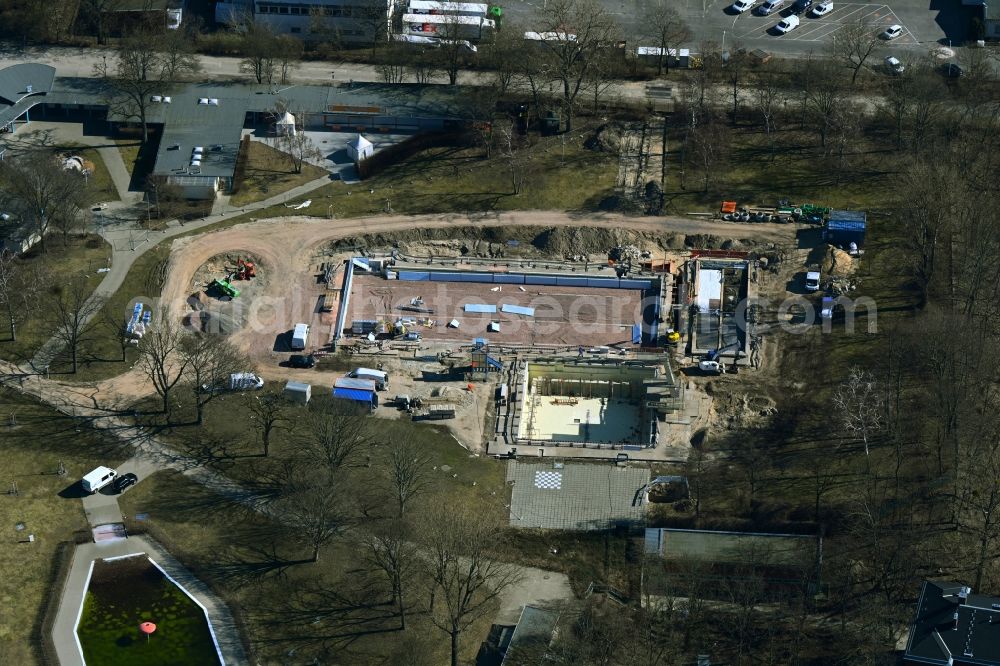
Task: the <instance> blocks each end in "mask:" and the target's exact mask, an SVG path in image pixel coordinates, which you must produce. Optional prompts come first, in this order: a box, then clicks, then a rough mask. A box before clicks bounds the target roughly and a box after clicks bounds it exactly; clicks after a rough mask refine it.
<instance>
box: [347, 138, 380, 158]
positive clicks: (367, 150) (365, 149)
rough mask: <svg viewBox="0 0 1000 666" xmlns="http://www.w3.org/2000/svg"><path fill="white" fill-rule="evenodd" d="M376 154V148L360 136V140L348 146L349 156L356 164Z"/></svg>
mask: <svg viewBox="0 0 1000 666" xmlns="http://www.w3.org/2000/svg"><path fill="white" fill-rule="evenodd" d="M374 152H375V146H373V145H372V142H371V141H369V140H368V139H366V138H365V137H363V136H361V135H360V134H359V135H358V138H357V139H355V140H354V141H351V142H350V143H348V144H347V155H348V157H350V158H351V159H352V160H354V161H355V162H360V161H361V160H363V159H367V158H369V157H371V156H372V153H374Z"/></svg>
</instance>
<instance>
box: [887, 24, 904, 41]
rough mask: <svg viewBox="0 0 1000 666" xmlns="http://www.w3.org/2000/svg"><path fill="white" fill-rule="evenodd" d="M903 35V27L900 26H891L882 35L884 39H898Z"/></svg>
mask: <svg viewBox="0 0 1000 666" xmlns="http://www.w3.org/2000/svg"><path fill="white" fill-rule="evenodd" d="M902 34H903V26H901V25H899V24H897V25H890V26H889V27H888V28H886V29H885V32H883V33H882V37H884V38H885V39H896V38H897V37H899V36H900V35H902Z"/></svg>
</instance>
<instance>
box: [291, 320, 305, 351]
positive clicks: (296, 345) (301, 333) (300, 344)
mask: <svg viewBox="0 0 1000 666" xmlns="http://www.w3.org/2000/svg"><path fill="white" fill-rule="evenodd" d="M308 343H309V324H296V325H295V330H294V331H292V345H291V347H292V351H301V350H303V349H305V348H306V345H307V344H308Z"/></svg>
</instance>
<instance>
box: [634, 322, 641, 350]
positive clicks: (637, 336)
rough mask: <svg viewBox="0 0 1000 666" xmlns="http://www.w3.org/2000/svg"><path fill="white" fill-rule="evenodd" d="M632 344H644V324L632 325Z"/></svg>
mask: <svg viewBox="0 0 1000 666" xmlns="http://www.w3.org/2000/svg"><path fill="white" fill-rule="evenodd" d="M632 344H634V345H639V344H642V324H632Z"/></svg>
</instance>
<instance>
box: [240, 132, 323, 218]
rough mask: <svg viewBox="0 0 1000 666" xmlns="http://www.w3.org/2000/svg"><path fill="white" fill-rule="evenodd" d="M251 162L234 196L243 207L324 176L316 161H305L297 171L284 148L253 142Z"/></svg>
mask: <svg viewBox="0 0 1000 666" xmlns="http://www.w3.org/2000/svg"><path fill="white" fill-rule="evenodd" d="M247 150H248V151H249V152H248V155H247V163H246V170H245V171H244V173H243V180H242V182H240V183H238V189H237V191H236V193H235V194H233V196H232V198H231V199H230V203H231V204H232V205H233V206H243V205H245V204H248V203H253V202H255V201H262V200H264V199H268V198H270V197H273V196H274V195H276V194H281V193H282V192H287V191H288V190H290V189H292V188H294V187H298V186H299V185H303V184H305V183H308V182H309V181H311V180H316V179H317V178H322V177H323V175H324V174H326V173H327V172H326V170H325V169H321V168H319V167H318V166H315V165H312V164H303V165H302V172H301V173H293V171H292V168H291V165H290V164H289V159H288V157H287V156H286V155H285V154H284V153H282V152H281V151H280V150H276V149H275V148H272V147H271V146H269V145H267V144H265V143H261V142H260V141H251V142H249V143H248V144H247Z"/></svg>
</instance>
